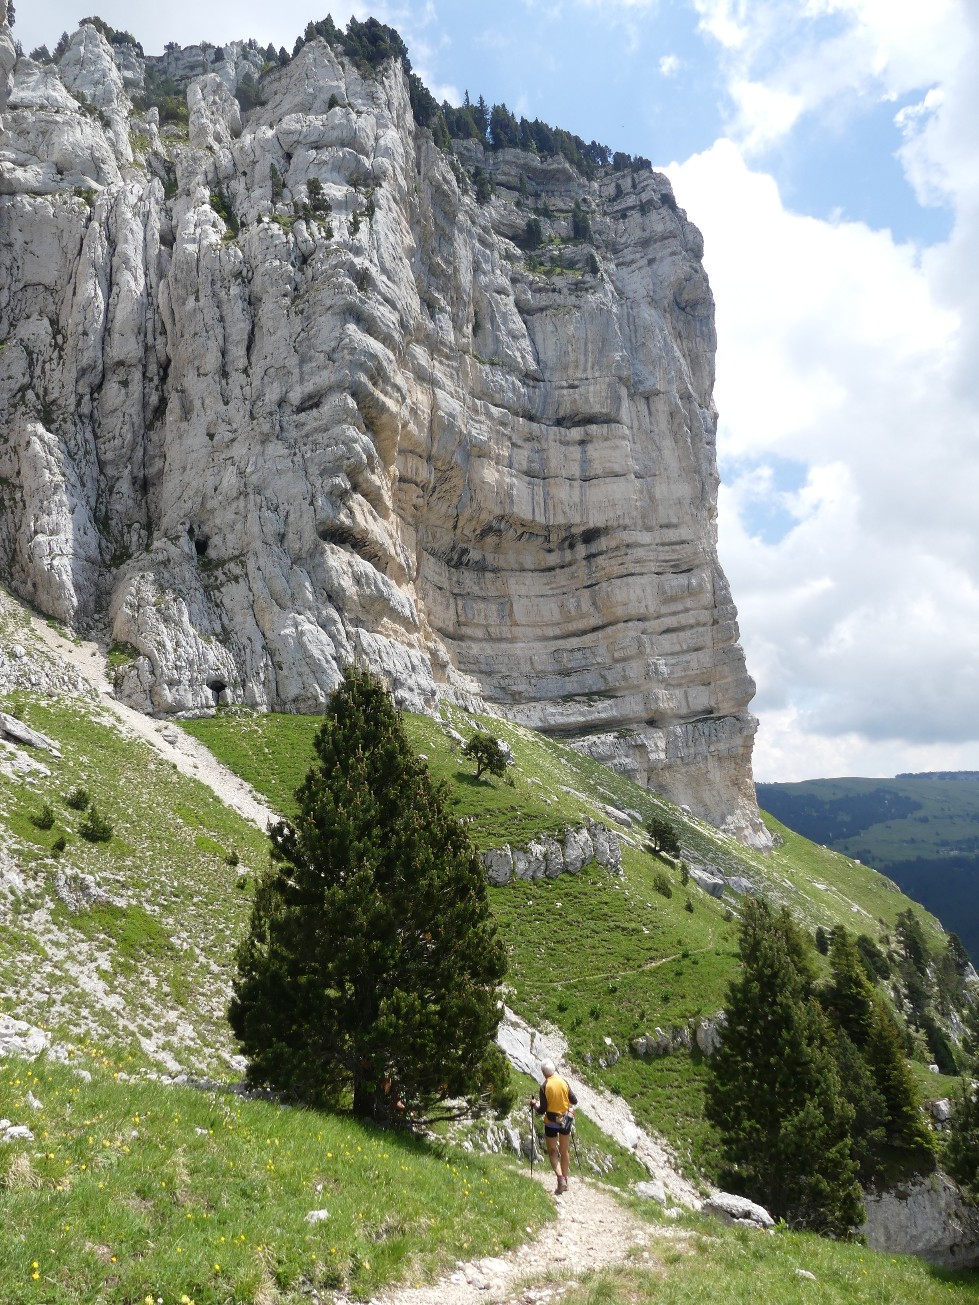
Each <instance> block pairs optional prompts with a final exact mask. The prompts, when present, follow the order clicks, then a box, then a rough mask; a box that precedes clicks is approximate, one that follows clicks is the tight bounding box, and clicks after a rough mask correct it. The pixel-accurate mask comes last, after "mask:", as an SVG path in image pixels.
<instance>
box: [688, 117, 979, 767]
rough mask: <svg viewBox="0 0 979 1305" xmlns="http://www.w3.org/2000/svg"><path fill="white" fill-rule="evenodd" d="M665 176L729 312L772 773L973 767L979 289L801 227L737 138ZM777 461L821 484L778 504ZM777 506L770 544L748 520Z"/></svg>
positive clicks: (724, 414)
mask: <svg viewBox="0 0 979 1305" xmlns="http://www.w3.org/2000/svg"><path fill="white" fill-rule="evenodd" d="M669 172H670V175H671V179H672V180H673V182H674V186H675V189H676V193H677V197H678V200H679V202H680V203H681V204H683V205H684V207H685V208H687V209H688V211H689V212H690V213H691V214H692V215H693V216H694V217H695V220H696V221H697V223H698V225H699V226H700V227H701V228H702V229H703V231H704V236H705V243H706V254H705V263H706V266H707V270H708V273H709V275H710V278H711V284H712V286H713V289H714V293H715V296H716V299H717V325H718V339H719V345H718V360H717V386H716V395H717V402H718V407H719V409H720V413H721V421H720V426H719V430H718V448H719V453H720V457H721V460H722V468H724V469H726V472H727V483H726V484H725V485H724V486H723V487H722V492H721V498H720V504H719V528H720V553H721V558H722V562H723V564H724V567H725V570H726V571H727V573H728V577H729V579H730V581H731V586H732V590H733V593H734V598H735V601H736V603H737V604H738V608H739V612H740V620H741V630H742V638H743V643H744V646H745V651H746V655H747V658H748V666H749V669H750V670H751V672H752V674H753V675H754V676H755V678H756V680H757V681H758V685H759V693H758V698H757V700H756V707H757V710H758V713H759V716H760V718H761V721H762V728H761V731H760V734H759V740H758V749H757V757H758V774H759V775H760V776H761V777H764V778H779V779H787V778H793V777H794V778H803V777H805V776H806V775H813V774H824V773H841V770H850V771H851V773H852V771H853V768H854V767H858V766H860V765H863V766H864V767H865V768H866V767H869V766H871V765H873V766H874V767H875V768H876V771H880V770H881V769H883V770H884V771H888V770H889V771H890V773H893V770H894V769H895V768H899V769H926V768H928V764H929V763H930V762H931V761H934V762H935V764H936V765H939V766H946V765H949V766H951V765H953V764H960V763H961V764H966V763H967V764H969V765H973V766H974V765H976V764H977V763H979V587H977V584H976V580H975V577H977V576H979V527H977V524H976V522H975V501H976V490H977V488H979V399H977V395H976V393H975V392H974V391H971V392H970V391H969V390H967V389H965V388H964V387H963V386H962V385H960V384H957V383H956V378H957V377H959V376H960V375H961V374H962V372H963V368H964V362H965V359H966V358H967V357H972V358H973V359H974V357H975V355H974V354H970V353H969V349H970V340H971V335H970V331H971V324H972V322H973V321H974V320H975V314H976V313H977V312H979V302H977V304H973V303H972V296H973V295H975V298H976V299H977V301H979V294H977V293H976V292H974V291H973V290H972V278H971V277H970V276H965V277H960V283H961V286H962V288H961V289H960V293H959V295H958V297H955V296H953V295H951V294H949V293H948V289H947V286H946V284H945V282H944V281H943V280H942V277H941V276H939V275H938V273H939V272H940V271H941V272H944V271H945V262H944V259H945V258H947V256H948V253H947V251H945V252H944V253H943V254H942V257H941V258H939V255H938V253H937V252H936V253H935V254H934V257H933V258H930V259H928V260H925V261H922V260H921V259H920V258H919V256H918V251H916V250H915V249H914V247H913V246H911V245H902V244H897V243H895V241H894V240H893V238H892V237H891V235H890V233H889V232H887V231H872V230H870V229H869V228H868V227H866V226H864V225H862V224H860V223H842V222H837V223H828V222H822V221H818V220H816V219H813V218H809V217H803V216H800V215H798V214H795V213H792V212H790V211H789V210H788V209H786V207H785V206H784V204H783V202H782V199H781V196H780V195H779V192H778V188H777V186H776V185H775V182H774V181H773V180H772V178H771V177H769V176H767V175H765V174H763V173H759V172H755V171H752V170H751V168H750V167H749V166H748V164H747V163H746V161H745V159H744V156H743V154H742V152H741V151H740V150H739V149H738V148H737V147H736V146H735V145H734V144H733V143H732V142H731V141H719V142H717V143H716V144H715V145H714V146H713V147H712V148H711V149H710V150H707V151H705V152H704V153H702V154H699V155H696V156H694V157H693V158H691V159H689V160H687V162H686V163H684V164H682V165H673V166H671V167H670V169H669ZM971 229H973V230H974V229H975V228H971ZM781 459H791V460H792V461H793V462H794V463H798V464H801V465H802V466H803V467H804V468H807V471H806V472H805V474H804V475H803V477H802V483H801V484H800V485H799V486H798V487H797V488H794V489H790V490H787V491H780V490H778V489H777V488H776V483H777V476H776V471H777V468H778V465H779V460H781ZM766 503H767V504H768V505H770V506H773V507H774V508H776V509H777V510H778V511H779V513H780V520H781V523H782V524H781V528H782V530H783V531H784V533H783V534H782V537H781V538H779V539H777V540H776V541H775V542H766V540H765V539H764V538H763V537H761V536H760V535H759V534H758V533H757V532H752V530H751V529H750V528H749V527H748V526H747V525H746V522H749V521H751V520H752V519H753V518H754V517H755V516H756V510H757V508H758V506H759V505H760V504H766ZM886 757H891V758H892V759H893V760H892V761H891V762H885V761H884V758H886ZM858 773H864V771H858ZM870 773H875V772H870Z"/></svg>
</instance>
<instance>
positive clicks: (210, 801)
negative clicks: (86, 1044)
mask: <svg viewBox="0 0 979 1305" xmlns="http://www.w3.org/2000/svg"><path fill="white" fill-rule="evenodd" d="M0 707H2V709H4V710H6V711H10V710H15V711H18V712H19V714H20V715H21V717H22V718H23V720H24V721H25V722H26V723H27V724H29V725H31V726H32V727H33V728H35V729H37V730H40V731H41V732H42V733H44V734H47V735H48V736H49V737H51V738H53V739H55V740H57V742H58V743H59V744H60V745H61V748H62V753H63V755H62V759H61V760H55V759H53V758H51V756H50V754H38V755H39V756H43V760H44V764H45V766H46V767H47V768H48V769H49V772H50V773H49V774H47V775H43V774H37V775H32V776H29V777H28V778H27V779H25V778H22V777H16V776H15V777H14V778H11V777H9V776H6V775H3V774H0V813H2V814H0V824H2V828H3V842H4V844H5V845H6V846H7V847H8V848H9V849H11V850H12V852H13V853H14V855H15V856H16V860H17V863H18V864H19V866H20V868H21V872H22V876H23V880H24V886H23V890H22V891H11V892H8V893H6V894H3V893H0V996H2V995H3V994H9V995H10V998H14V1005H15V1007H16V1013H17V1014H19V1015H20V1016H21V1017H22V1018H25V1019H29V1020H32V1021H34V1022H37V1023H40V1024H42V1025H43V1026H45V1027H48V1028H50V1029H52V1030H53V1031H54V1032H55V1033H56V1034H57V1035H59V1036H62V1035H63V1036H65V1037H66V1038H69V1039H70V1040H73V1041H77V1040H78V1039H79V1036H80V1032H81V1031H84V1032H85V1033H87V1034H88V1035H89V1036H91V1037H93V1038H96V1039H106V1038H108V1039H110V1040H111V1041H112V1042H113V1043H114V1044H115V1045H120V1044H121V1045H124V1046H126V1047H127V1048H128V1050H129V1052H130V1053H131V1054H132V1056H133V1057H134V1060H136V1061H140V1060H145V1059H146V1058H147V1057H149V1058H152V1059H155V1060H157V1061H161V1060H162V1061H163V1062H164V1063H168V1064H171V1065H172V1066H173V1067H181V1068H186V1069H194V1070H197V1071H201V1070H205V1069H210V1068H214V1069H219V1068H221V1066H222V1065H223V1067H224V1072H227V1056H228V1055H229V1054H230V1053H231V1051H232V1047H231V1041H230V1038H229V1035H228V1030H227V1027H226V1025H225V1022H224V1018H223V1015H224V1005H225V1001H226V981H227V973H228V966H229V964H230V960H231V952H232V948H233V945H234V941H235V938H236V936H237V935H238V933H239V932H240V930H241V928H242V927H243V925H244V922H245V920H246V919H247V907H248V902H249V896H250V894H249V892H248V883H249V880H250V879H251V878H252V877H253V875H254V872H255V871H256V870H258V869H261V868H263V867H264V865H265V863H266V860H267V853H266V845H265V839H264V837H263V835H262V834H261V833H260V831H259V830H258V829H256V828H255V827H253V826H252V825H250V824H248V823H247V822H246V821H245V820H243V819H241V818H240V817H239V816H237V815H236V814H235V813H234V812H232V811H229V810H228V808H227V807H225V806H224V805H223V803H221V802H220V801H219V800H218V799H217V798H216V797H215V796H214V794H213V793H211V791H210V790H209V789H207V788H205V787H204V785H202V784H199V783H197V782H196V781H194V780H191V779H188V778H186V777H185V776H182V775H180V774H179V773H178V772H177V771H176V769H175V768H174V767H173V765H172V764H171V763H168V762H167V761H166V760H165V758H162V757H160V756H159V755H158V754H157V753H155V752H154V751H153V750H152V749H151V748H149V747H148V746H147V745H145V744H143V743H142V742H140V741H138V740H135V739H132V738H123V736H122V735H121V734H120V733H119V732H118V731H117V729H115V728H114V726H113V725H112V724H110V723H109V722H108V721H107V720H104V719H102V718H101V715H100V712H99V709H98V705H97V703H95V702H86V701H84V700H82V699H73V700H71V702H70V704H66V703H64V702H58V701H48V700H43V701H39V700H37V699H35V698H29V697H27V696H26V695H18V696H15V697H14V698H13V700H11V699H9V698H8V699H6V700H5V701H3V702H2V703H0ZM78 786H83V787H85V788H87V789H88V790H89V792H90V794H91V795H92V798H93V799H94V800H95V802H96V803H97V805H98V808H99V810H100V811H101V812H102V813H103V814H104V815H106V816H108V818H109V819H110V821H111V823H112V825H113V828H114V837H113V838H112V840H111V842H108V843H89V842H86V841H85V840H84V839H82V838H80V837H79V836H78V829H79V825H80V824H81V821H82V819H83V818H84V813H82V812H78V811H73V810H72V809H70V808H69V807H68V805H67V804H66V802H65V800H64V798H65V795H66V794H68V793H69V792H70V791H71V790H72V789H74V788H76V787H78ZM44 803H47V804H48V805H50V807H51V808H52V810H53V812H54V814H55V817H56V820H55V824H54V826H53V827H52V828H51V829H47V830H43V829H38V828H37V827H36V825H35V824H34V823H33V822H32V816H34V815H36V814H37V813H38V812H39V810H40V809H41V807H42V805H43V804H44ZM59 836H63V837H66V838H67V840H68V846H67V848H66V850H65V851H64V852H63V853H62V854H61V855H60V856H58V855H56V854H55V853H54V851H53V850H52V847H53V844H54V842H55V840H56V838H58V837H59ZM232 852H233V853H235V854H236V855H237V856H238V857H239V858H240V864H239V866H238V867H237V868H236V867H233V866H231V865H229V864H228V863H227V860H226V858H227V857H228V856H229V854H231V853H232ZM249 871H250V872H251V874H249ZM59 874H62V875H66V876H67V877H68V880H69V884H75V885H77V882H78V880H77V876H79V875H88V876H91V877H92V878H93V879H94V880H95V883H96V884H97V886H98V889H99V890H100V891H101V892H102V893H104V894H105V895H106V897H107V899H108V900H106V901H101V902H97V903H96V904H95V905H93V906H92V907H91V908H90V909H82V910H71V909H69V908H68V906H66V905H65V902H64V901H63V900H62V897H61V896H59V894H58V891H57V884H56V876H57V875H59ZM164 1012H168V1013H169V1014H168V1015H167V1017H166V1019H165V1021H164V1022H163V1024H162V1025H161V1016H162V1015H163V1013H164Z"/></svg>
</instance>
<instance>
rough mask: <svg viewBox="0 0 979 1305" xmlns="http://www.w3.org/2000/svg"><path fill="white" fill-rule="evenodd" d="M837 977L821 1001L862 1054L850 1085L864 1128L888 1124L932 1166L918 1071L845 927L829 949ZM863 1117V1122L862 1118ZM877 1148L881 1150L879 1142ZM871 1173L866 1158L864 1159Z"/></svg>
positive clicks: (886, 1128)
mask: <svg viewBox="0 0 979 1305" xmlns="http://www.w3.org/2000/svg"><path fill="white" fill-rule="evenodd" d="M829 960H830V971H831V978H830V981H829V983H828V984H827V985H826V987H825V988H824V989H823V991H822V992H821V993H820V1000H821V1002H822V1004H823V1006H824V1008H825V1010H826V1012H827V1014H828V1015H829V1017H830V1020H831V1021H832V1023H833V1024H834V1026H835V1027H836V1029H837V1030H838V1033H839V1036H840V1038H841V1039H844V1038H845V1039H847V1040H848V1041H849V1042H850V1043H851V1045H852V1046H853V1048H854V1049H855V1050H856V1051H857V1052H858V1053H859V1058H860V1059H861V1060H862V1061H863V1063H864V1065H865V1066H866V1073H864V1072H861V1070H860V1068H859V1067H858V1066H856V1065H854V1064H852V1063H851V1064H850V1065H849V1066H848V1068H849V1069H850V1071H851V1072H850V1077H849V1081H848V1083H846V1084H845V1087H846V1089H847V1095H848V1097H849V1099H850V1101H851V1102H852V1104H853V1105H854V1107H855V1109H856V1111H857V1115H858V1126H857V1128H856V1130H855V1131H856V1133H857V1142H858V1143H859V1141H860V1137H859V1133H860V1129H861V1127H868V1128H869V1129H870V1130H871V1131H872V1132H873V1133H874V1135H875V1136H876V1133H877V1130H878V1129H882V1130H883V1133H884V1137H885V1139H886V1141H887V1143H888V1144H889V1145H891V1146H894V1147H899V1148H901V1149H902V1150H906V1151H916V1152H919V1153H920V1158H921V1162H922V1163H923V1164H925V1165H930V1164H931V1162H932V1158H933V1155H934V1143H933V1141H932V1139H931V1135H930V1133H929V1131H928V1128H927V1125H926V1124H925V1122H924V1120H923V1118H922V1114H921V1102H920V1099H919V1094H918V1089H917V1086H916V1084H915V1081H914V1075H913V1074H912V1072H911V1068H910V1066H909V1065H908V1062H907V1061H906V1060H905V1058H904V1051H903V1048H902V1046H901V1035H900V1033H899V1031H898V1027H897V1024H896V1022H895V1020H894V1017H893V1016H892V1015H891V1013H890V1011H889V1010H888V1008H887V1004H886V1002H885V1000H884V998H883V996H882V995H881V994H880V993H879V992H878V991H877V990H876V989H875V988H874V986H873V985H872V984H871V983H870V981H869V979H868V978H867V972H866V969H865V968H864V965H863V962H862V961H861V959H860V953H859V951H858V949H857V946H856V943H855V942H854V940H853V938H852V937H851V936H850V934H848V933H847V931H846V930H845V929H834V931H833V941H832V945H831V947H830V953H829ZM861 1121H862V1122H861ZM874 1149H875V1150H876V1149H878V1148H877V1145H876V1143H875V1147H874ZM862 1168H863V1169H864V1171H865V1174H866V1163H865V1160H862Z"/></svg>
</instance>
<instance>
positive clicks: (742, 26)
mask: <svg viewBox="0 0 979 1305" xmlns="http://www.w3.org/2000/svg"><path fill="white" fill-rule="evenodd" d="M692 3H693V6H694V9H695V10H696V12H697V14H698V15H699V20H700V28H701V30H702V31H703V32H705V33H706V34H707V35H709V36H710V37H712V38H713V39H714V40H715V41H716V42H717V43H718V45H719V47H720V54H721V58H722V63H723V65H724V68H725V71H726V75H727V80H728V84H729V90H730V92H731V94H732V97H733V99H734V114H733V116H732V119H731V122H730V123H729V131H730V133H731V134H732V135H733V136H734V138H735V139H736V140H738V141H739V142H740V143H742V144H744V145H745V146H746V147H748V148H750V149H764V148H767V147H768V146H769V145H771V144H772V143H773V142H774V141H776V140H778V139H780V138H783V137H785V136H786V135H787V134H788V133H789V132H790V131H791V129H792V128H793V127H794V126H795V124H796V122H797V121H798V120H799V118H800V117H801V116H803V115H804V114H806V113H812V112H819V113H820V114H821V115H822V116H823V118H824V119H825V120H826V121H827V123H830V122H834V123H835V124H836V125H837V126H842V124H843V123H845V120H846V117H847V115H848V114H849V113H852V112H853V111H855V110H857V109H859V108H861V107H865V106H866V105H867V104H869V103H876V102H879V101H886V100H890V99H896V98H898V97H900V96H904V95H907V94H909V93H913V92H914V91H916V90H919V89H920V88H928V87H929V86H930V85H932V84H934V83H937V82H939V81H940V80H941V79H942V78H943V77H944V76H946V75H947V73H948V70H949V67H950V65H951V63H952V62H953V60H954V58H955V56H956V54H957V53H958V51H959V50H960V48H961V42H962V29H963V26H964V25H965V23H966V22H967V20H968V13H969V10H968V9H967V0H934V3H929V4H927V5H925V4H921V3H920V2H919V0H807V3H805V4H800V3H799V0H692ZM790 108H791V110H792V111H791V112H790V111H789V110H790ZM771 110H773V111H774V112H773V114H772V117H771V118H770V119H767V118H766V112H768V111H771Z"/></svg>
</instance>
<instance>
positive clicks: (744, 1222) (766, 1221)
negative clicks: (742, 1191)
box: [700, 1192, 775, 1228]
mask: <svg viewBox="0 0 979 1305" xmlns="http://www.w3.org/2000/svg"><path fill="white" fill-rule="evenodd" d="M700 1208H701V1213H702V1214H711V1215H713V1216H714V1217H715V1218H717V1219H720V1220H721V1221H722V1222H723V1223H733V1224H738V1225H740V1226H750V1227H753V1228H774V1227H775V1220H774V1219H773V1218H772V1216H771V1215H770V1214H769V1213H768V1211H767V1210H766V1209H765V1207H764V1206H763V1205H757V1204H756V1203H755V1202H754V1201H749V1200H748V1198H747V1197H746V1196H735V1195H733V1194H732V1193H731V1192H712V1193H711V1195H710V1196H709V1197H708V1198H707V1200H706V1201H705V1202H704V1203H703V1205H702V1206H701V1207H700Z"/></svg>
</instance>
